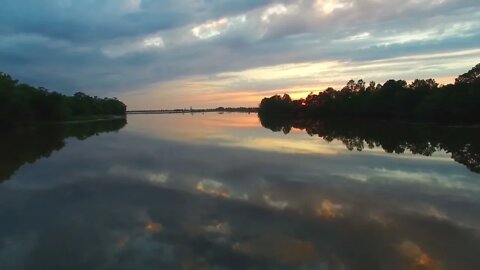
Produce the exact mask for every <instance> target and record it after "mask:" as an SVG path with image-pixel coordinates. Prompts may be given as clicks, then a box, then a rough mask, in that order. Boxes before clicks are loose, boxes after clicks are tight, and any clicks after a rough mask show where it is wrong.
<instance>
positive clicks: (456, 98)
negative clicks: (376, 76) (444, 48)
mask: <svg viewBox="0 0 480 270" xmlns="http://www.w3.org/2000/svg"><path fill="white" fill-rule="evenodd" d="M258 113H259V116H260V117H264V118H272V117H277V118H280V119H284V120H288V121H290V120H292V121H293V120H298V119H322V118H347V119H348V118H350V119H352V118H354V119H355V118H358V119H376V120H395V121H404V122H423V123H428V122H429V123H447V124H452V123H454V124H468V125H472V124H479V123H480V118H479V117H478V116H479V115H480V64H477V65H476V66H475V67H473V68H472V69H471V70H469V71H468V72H466V73H464V74H462V75H460V76H459V77H458V78H456V79H455V83H454V84H447V85H439V84H438V83H437V82H435V80H434V79H427V80H419V79H416V80H414V81H413V82H412V83H410V84H407V82H406V81H405V80H388V81H387V82H385V83H384V84H383V85H382V84H376V83H375V82H373V81H372V82H370V83H368V84H367V83H366V82H365V81H363V80H358V81H357V82H355V81H354V80H350V81H349V82H348V83H347V84H346V86H345V87H343V88H342V89H341V90H336V89H334V88H332V87H329V88H327V89H325V90H324V91H322V92H319V93H318V94H314V93H310V94H309V95H308V96H307V97H306V98H301V99H298V100H292V99H291V98H290V96H289V95H288V94H284V95H283V96H280V95H274V96H272V97H269V98H264V99H262V101H261V103H260V106H259V112H258Z"/></svg>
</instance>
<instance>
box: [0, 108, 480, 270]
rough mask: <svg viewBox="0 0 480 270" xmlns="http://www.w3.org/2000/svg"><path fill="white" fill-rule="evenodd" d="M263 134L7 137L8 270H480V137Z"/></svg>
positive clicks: (75, 131)
mask: <svg viewBox="0 0 480 270" xmlns="http://www.w3.org/2000/svg"><path fill="white" fill-rule="evenodd" d="M262 124H263V125H264V126H266V127H268V128H264V127H262V125H261V124H260V121H259V119H258V117H257V115H255V114H250V115H249V114H223V115H222V114H205V115H202V114H195V115H188V114H187V115H131V116H129V118H128V124H126V123H123V122H121V121H116V122H97V123H85V124H77V125H64V126H54V127H48V128H46V129H44V128H42V129H35V130H33V129H32V130H23V131H16V132H9V133H0V139H1V141H0V156H1V157H0V220H1V221H0V269H2V270H9V269H42V270H50V269H55V270H57V269H69V270H73V269H82V270H84V269H102V270H103V269H240V270H244V269H331V270H337V269H345V270H347V269H365V270H373V269H386V270H396V269H419V270H420V269H427V270H431V269H455V270H462V269H472V270H474V269H479V266H480V174H478V173H477V172H478V171H479V164H480V149H479V144H480V139H479V138H480V137H478V136H477V134H479V130H478V129H473V128H471V129H466V128H440V127H426V126H418V125H417V126H407V125H393V124H388V123H383V124H382V123H373V124H358V123H357V124H352V123H350V124H342V125H340V124H332V123H298V122H297V123H293V122H291V123H277V122H274V121H273V122H272V121H267V120H262ZM299 128H302V129H303V130H302V129H299ZM305 129H306V130H305ZM272 130H275V131H279V132H272ZM282 131H283V132H282ZM284 133H288V134H284ZM349 149H351V150H349ZM358 150H362V151H358ZM389 152H391V153H389ZM413 153H416V154H413Z"/></svg>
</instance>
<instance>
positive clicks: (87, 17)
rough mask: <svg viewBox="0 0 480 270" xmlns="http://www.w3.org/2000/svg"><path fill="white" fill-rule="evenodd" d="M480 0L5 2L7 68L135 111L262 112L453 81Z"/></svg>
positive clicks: (478, 33)
mask: <svg viewBox="0 0 480 270" xmlns="http://www.w3.org/2000/svg"><path fill="white" fill-rule="evenodd" d="M479 62H480V1H479V0H279V1H274V0H162V1H158V0H157V1H154V0H2V3H1V8H0V71H2V72H5V73H8V74H10V75H12V76H13V77H15V78H17V79H19V80H20V81H22V82H25V83H29V84H32V85H35V86H42V87H46V88H48V89H51V90H54V91H58V92H62V93H65V94H72V93H75V92H77V91H83V92H85V93H87V94H90V95H96V96H100V97H103V96H109V97H112V96H115V97H118V98H119V99H121V100H122V101H124V102H125V103H126V104H127V105H128V107H129V109H131V110H132V109H169V108H189V107H190V106H192V107H194V108H205V107H217V106H256V105H258V103H259V102H260V100H261V98H262V97H265V96H271V95H273V94H281V93H285V92H287V93H291V94H292V96H293V97H301V96H304V95H306V94H308V93H309V92H311V91H313V92H318V91H322V90H324V89H325V88H326V87H328V86H334V87H341V86H342V85H345V83H346V82H347V81H348V80H350V79H356V80H357V79H364V80H366V81H371V80H373V81H376V82H379V83H383V82H385V81H386V80H388V79H405V80H413V79H416V78H435V79H437V81H438V82H440V83H444V84H446V83H451V82H453V80H454V78H455V77H456V76H458V75H459V74H462V73H464V72H466V71H468V70H469V69H470V68H471V67H473V66H474V65H475V64H477V63H479Z"/></svg>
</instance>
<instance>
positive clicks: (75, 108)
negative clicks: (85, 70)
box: [0, 72, 126, 129]
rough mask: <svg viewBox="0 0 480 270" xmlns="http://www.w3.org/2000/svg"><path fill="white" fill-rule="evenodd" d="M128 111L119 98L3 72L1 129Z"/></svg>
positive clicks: (0, 88)
mask: <svg viewBox="0 0 480 270" xmlns="http://www.w3.org/2000/svg"><path fill="white" fill-rule="evenodd" d="M125 113H126V106H125V104H123V103H122V102H121V101H119V100H117V99H116V98H103V99H102V98H98V97H91V96H88V95H86V94H84V93H81V92H78V93H76V94H75V95H73V96H66V95H63V94H60V93H56V92H50V91H48V90H47V89H45V88H43V87H39V88H35V87H32V86H30V85H27V84H19V83H18V81H17V80H14V79H12V77H11V76H10V75H8V74H5V73H1V72H0V129H1V128H3V129H5V128H10V127H14V126H19V125H27V124H31V123H36V122H54V121H64V120H75V119H86V118H87V119H92V118H98V117H100V116H107V115H117V116H118V115H125Z"/></svg>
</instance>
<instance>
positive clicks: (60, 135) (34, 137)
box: [0, 119, 127, 183]
mask: <svg viewBox="0 0 480 270" xmlns="http://www.w3.org/2000/svg"><path fill="white" fill-rule="evenodd" d="M126 123H127V122H126V120H125V119H114V120H109V121H92V122H82V123H76V124H68V125H64V124H52V125H45V126H38V127H35V128H25V129H14V130H11V131H4V132H2V140H1V141H0V183H1V182H2V181H5V180H8V179H9V178H10V177H11V176H12V175H13V174H14V173H15V171H17V170H18V169H19V168H20V167H21V166H23V165H24V164H26V163H33V162H35V161H36V160H38V159H40V158H42V157H48V156H50V155H51V154H52V153H53V152H55V151H59V150H60V149H62V148H63V147H64V146H65V139H67V138H71V137H73V138H77V139H79V140H85V139H87V138H89V137H91V136H94V135H98V134H100V133H104V132H115V131H118V130H120V129H121V128H123V127H124V126H125V125H126Z"/></svg>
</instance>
